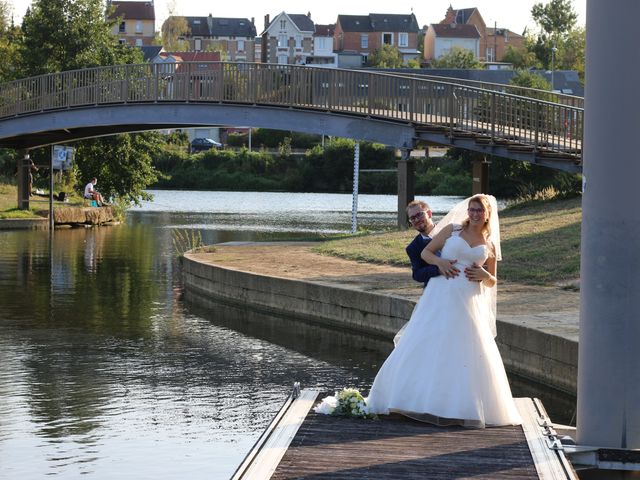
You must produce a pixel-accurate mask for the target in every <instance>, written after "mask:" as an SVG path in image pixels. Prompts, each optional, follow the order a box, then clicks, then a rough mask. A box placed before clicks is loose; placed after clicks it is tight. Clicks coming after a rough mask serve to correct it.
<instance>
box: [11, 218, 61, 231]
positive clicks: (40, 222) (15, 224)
mask: <svg viewBox="0 0 640 480" xmlns="http://www.w3.org/2000/svg"><path fill="white" fill-rule="evenodd" d="M48 228H49V219H48V218H3V219H0V230H46V229H48Z"/></svg>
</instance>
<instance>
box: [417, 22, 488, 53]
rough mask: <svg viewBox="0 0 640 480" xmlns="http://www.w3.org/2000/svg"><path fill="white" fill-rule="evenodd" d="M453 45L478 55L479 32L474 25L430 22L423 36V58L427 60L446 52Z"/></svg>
mask: <svg viewBox="0 0 640 480" xmlns="http://www.w3.org/2000/svg"><path fill="white" fill-rule="evenodd" d="M453 47H460V48H464V49H466V50H471V51H472V52H473V55H474V57H475V58H479V56H480V32H479V31H478V29H477V27H476V26H475V25H468V24H462V25H460V24H457V23H450V24H444V23H432V24H431V25H429V28H427V33H426V34H425V36H424V55H423V57H424V59H425V60H426V61H427V62H429V61H432V60H437V59H438V58H440V57H441V56H443V55H445V54H447V53H448V52H449V51H450V50H451V49H452V48H453Z"/></svg>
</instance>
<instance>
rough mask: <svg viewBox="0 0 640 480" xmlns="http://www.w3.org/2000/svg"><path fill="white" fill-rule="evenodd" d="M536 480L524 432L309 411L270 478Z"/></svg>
mask: <svg viewBox="0 0 640 480" xmlns="http://www.w3.org/2000/svg"><path fill="white" fill-rule="evenodd" d="M311 477H313V478H314V479H316V478H317V479H325V478H326V479H332V480H340V479H345V480H346V479H349V480H352V479H354V478H358V479H381V480H384V479H397V478H406V479H408V480H410V479H418V478H419V479H453V478H474V479H495V480H499V479H536V478H538V474H537V471H536V468H535V465H534V461H533V458H532V456H531V453H530V452H529V448H528V444H527V440H526V438H525V435H524V433H523V430H522V428H521V427H519V426H516V427H494V428H486V429H469V428H463V427H436V426H433V425H429V424H426V423H421V422H417V421H414V420H410V419H408V418H406V417H402V416H399V415H390V416H381V417H380V420H359V419H349V418H343V417H333V416H327V415H318V414H315V413H313V412H310V413H309V415H308V416H307V418H306V420H305V422H304V423H303V425H302V426H301V427H300V430H299V431H298V434H297V435H296V437H295V439H294V440H293V442H292V443H291V445H290V447H289V449H288V451H287V452H286V454H285V455H284V456H283V458H282V461H281V462H280V464H279V465H278V467H277V469H276V470H275V472H274V473H273V476H272V477H271V478H272V479H290V478H311Z"/></svg>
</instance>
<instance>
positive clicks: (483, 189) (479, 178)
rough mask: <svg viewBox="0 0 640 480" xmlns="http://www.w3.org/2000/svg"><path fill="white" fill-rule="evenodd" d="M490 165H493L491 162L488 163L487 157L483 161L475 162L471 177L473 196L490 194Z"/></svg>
mask: <svg viewBox="0 0 640 480" xmlns="http://www.w3.org/2000/svg"><path fill="white" fill-rule="evenodd" d="M489 165H491V162H489V161H487V157H486V156H485V157H484V159H483V160H474V161H473V166H472V167H471V168H472V170H471V177H472V178H473V180H472V183H471V194H472V195H476V194H478V193H489Z"/></svg>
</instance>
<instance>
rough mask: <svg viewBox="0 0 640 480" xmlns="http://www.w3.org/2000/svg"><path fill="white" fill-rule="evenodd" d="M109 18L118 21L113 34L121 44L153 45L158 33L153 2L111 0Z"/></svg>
mask: <svg viewBox="0 0 640 480" xmlns="http://www.w3.org/2000/svg"><path fill="white" fill-rule="evenodd" d="M107 18H109V19H110V20H116V19H117V21H116V23H115V25H114V26H113V30H112V33H113V34H114V35H115V36H117V37H118V39H119V40H120V43H128V44H129V45H136V46H138V47H142V46H143V45H151V44H152V43H153V39H154V37H155V32H156V13H155V9H154V6H153V0H151V1H142V2H132V1H119V0H113V1H112V0H109V1H108V2H107Z"/></svg>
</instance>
